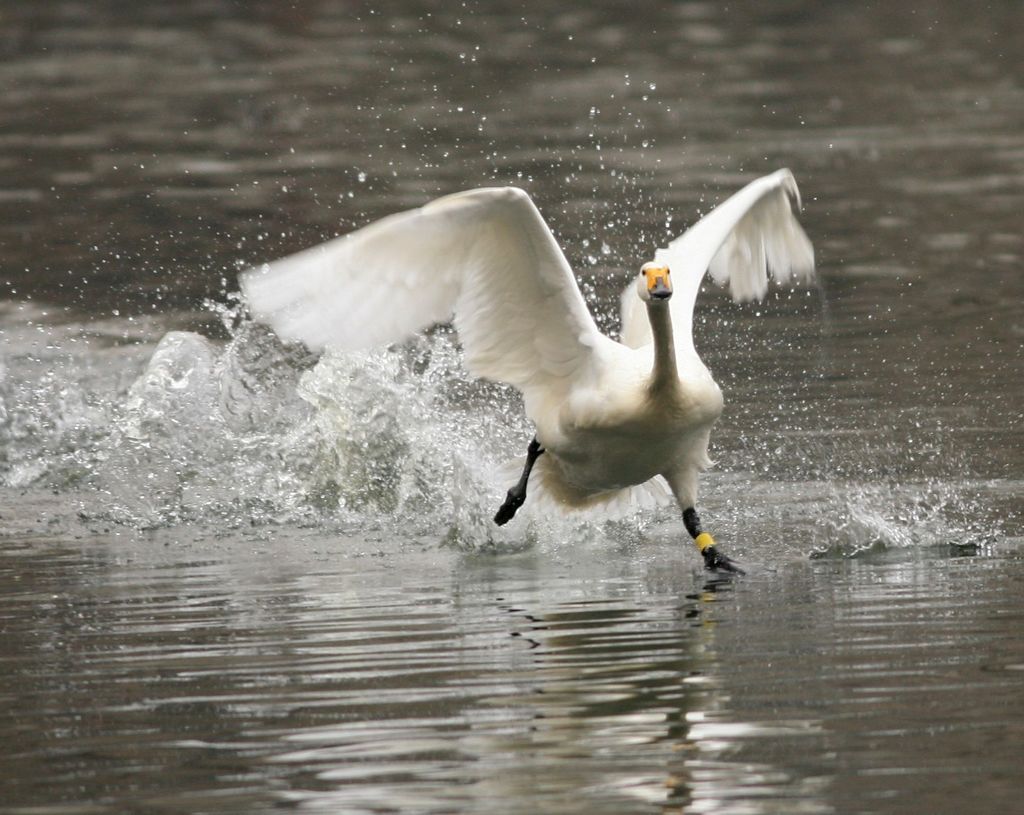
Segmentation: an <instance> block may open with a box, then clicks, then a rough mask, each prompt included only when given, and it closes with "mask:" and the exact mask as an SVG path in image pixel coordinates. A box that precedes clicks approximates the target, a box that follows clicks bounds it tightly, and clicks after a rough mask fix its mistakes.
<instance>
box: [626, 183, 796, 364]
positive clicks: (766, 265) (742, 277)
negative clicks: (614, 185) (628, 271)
mask: <svg viewBox="0 0 1024 815" xmlns="http://www.w3.org/2000/svg"><path fill="white" fill-rule="evenodd" d="M799 208H800V191H799V190H798V189H797V186H796V181H795V180H794V178H793V174H792V173H791V172H790V171H789V170H778V171H777V172H774V173H772V174H771V175H766V176H764V177H762V178H758V179H757V180H756V181H752V182H751V183H749V184H747V186H745V187H744V188H743V189H741V190H740V191H739V192H737V193H736V194H735V195H733V196H732V197H730V198H729V199H728V200H726V201H725V202H723V203H721V204H719V205H718V206H717V207H715V208H714V209H713V210H711V212H709V213H708V214H707V215H705V216H704V217H703V218H701V220H700V221H698V222H697V223H696V224H694V225H693V226H692V227H690V228H689V229H688V230H687V231H686V232H684V233H683V234H682V235H681V236H680V237H678V238H676V239H675V240H674V241H672V242H671V243H670V244H669V245H668V246H667V247H666V248H664V249H658V250H657V251H656V252H655V255H654V260H655V261H656V262H658V263H664V264H665V265H667V266H668V267H669V268H670V269H671V270H672V286H673V294H672V300H671V308H672V325H673V328H674V329H675V338H676V344H677V346H681V347H685V348H688V349H689V350H692V349H693V306H694V303H695V302H696V300H697V293H698V292H699V291H700V284H701V281H702V280H703V279H704V273H705V272H706V271H710V272H711V277H712V278H713V279H714V281H715V282H716V283H718V284H719V285H722V286H724V285H726V284H728V285H729V291H730V293H731V294H732V297H733V300H735V301H737V302H741V301H744V300H760V299H761V298H763V297H764V295H765V294H766V293H767V291H768V275H769V274H771V276H772V277H774V278H775V280H777V281H778V282H779V283H789V282H791V281H792V280H793V279H794V278H796V279H802V280H807V279H809V278H810V277H811V275H812V274H813V272H814V248H813V247H812V246H811V242H810V241H809V240H808V239H807V235H806V234H805V233H804V230H803V228H802V227H801V226H800V223H799V222H798V221H797V219H796V214H795V213H794V209H797V210H799ZM631 285H632V284H631ZM629 296H630V287H629V286H627V288H626V291H625V292H624V293H623V309H622V317H623V332H622V333H623V342H625V343H626V344H627V345H629V344H632V343H637V345H635V346H633V347H639V345H643V344H646V343H648V342H650V341H651V333H650V326H649V325H648V324H647V320H646V319H645V318H646V315H645V314H644V313H643V309H642V307H640V308H637V303H634V302H632V301H630V300H629ZM633 299H634V300H636V299H637V298H635V297H634V298H633Z"/></svg>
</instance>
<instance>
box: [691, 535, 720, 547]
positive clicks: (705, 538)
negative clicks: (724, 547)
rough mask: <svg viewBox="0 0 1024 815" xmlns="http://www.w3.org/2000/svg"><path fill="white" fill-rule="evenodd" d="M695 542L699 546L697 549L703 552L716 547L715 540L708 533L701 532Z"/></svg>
mask: <svg viewBox="0 0 1024 815" xmlns="http://www.w3.org/2000/svg"><path fill="white" fill-rule="evenodd" d="M693 542H694V543H695V544H697V548H698V549H700V551H701V552H703V551H704V550H705V549H707V548H708V547H709V546H714V545H715V539H714V538H713V537H711V536H710V535H709V534H708V533H707V532H701V533H700V534H699V535H698V536H697V537H696V538H694V539H693Z"/></svg>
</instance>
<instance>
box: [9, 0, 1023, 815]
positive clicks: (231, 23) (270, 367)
mask: <svg viewBox="0 0 1024 815" xmlns="http://www.w3.org/2000/svg"><path fill="white" fill-rule="evenodd" d="M1022 28H1024V16H1022V14H1021V11H1020V8H1019V6H1018V4H1016V3H1010V2H1006V3H999V2H997V3H992V4H989V5H988V6H987V7H985V8H983V9H982V8H981V7H975V6H974V5H971V4H959V3H953V2H935V3H930V4H927V6H926V7H918V8H914V9H911V8H909V7H906V8H904V7H903V6H900V5H898V4H890V7H885V8H881V7H872V6H861V5H858V6H856V7H855V6H854V5H851V4H821V3H810V2H806V3H805V2H799V1H797V2H779V3H745V2H741V3H732V4H729V6H728V7H725V6H720V5H718V4H710V3H708V4H704V3H676V4H664V5H661V6H658V7H650V8H648V7H638V6H630V5H628V4H622V3H613V2H608V3H594V4H589V5H587V6H586V7H582V6H581V7H579V8H573V7H571V6H568V5H567V6H565V8H564V9H563V10H562V11H558V10H557V9H554V10H553V9H548V10H546V11H545V12H544V13H543V14H542V15H537V16H535V15H534V14H532V13H529V12H528V10H526V9H524V8H523V7H521V5H520V4H513V3H508V4H505V3H487V4H467V5H465V6H459V7H458V8H457V9H456V8H455V7H453V8H452V9H443V8H441V7H435V6H432V5H430V4H418V3H395V4H389V5H388V8H387V11H386V13H385V11H384V10H383V8H380V9H378V8H376V7H371V6H364V7H360V8H353V7H352V6H350V5H348V4H335V3H329V2H315V0H306V2H301V3H278V2H273V1H272V0H266V1H265V2H255V3H250V4H243V5H240V4H235V3H228V2H219V1H218V0H208V2H195V3H192V2H189V3H181V4H172V5H167V4H157V3H136V4H122V3H114V2H109V3H108V2H96V3H90V4H80V3H72V2H54V3H45V4H41V3H32V4H8V5H7V6H5V7H4V8H3V9H2V10H0V89H2V91H3V92H2V93H0V298H2V300H0V342H2V344H0V632H2V636H0V741H2V745H3V746H2V747H0V813H5V815H6V813H12V815H13V813H33V815H36V814H37V813H122V812H136V811H138V812H168V813H186V812H189V813H191V812H240V813H257V812H267V811H271V810H281V809H301V810H312V811H325V812H332V813H335V812H344V813H362V812H366V813H384V812H437V813H448V812H510V813H519V812H522V813H538V812H542V813H543V812H551V813H568V812H581V813H583V812H586V813H595V812H597V813H600V812H608V813H623V812H654V811H665V812H693V813H785V814H786V815H788V814H789V813H803V812H808V813H862V812H871V813H875V812H879V813H881V812H900V813H904V812H920V813H944V812H950V813H953V812H956V813H962V812H1014V811H1016V809H1017V808H1019V801H1020V799H1021V796H1022V794H1024V782H1022V780H1021V776H1020V771H1019V768H1020V766H1021V764H1022V763H1024V749H1022V747H1021V745H1022V744H1024V641H1022V639H1021V636H1020V631H1021V629H1022V622H1024V620H1022V618H1024V548H1022V547H1024V532H1022V526H1024V525H1022V522H1021V518H1022V513H1024V497H1022V494H1024V431H1022V429H1021V428H1022V419H1024V410H1022V407H1021V405H1024V384H1022V383H1024V364H1022V348H1021V345H1022V339H1024V311H1022V309H1021V302H1022V298H1024V277H1022V274H1021V265H1022V259H1024V233H1022V231H1021V213H1022V212H1024V136H1022V135H1021V134H1022V133H1024V85H1022V83H1021V77H1022V76H1024V64H1022V56H1021V53H1022V52H1021V51H1020V48H1019V43H1020V42H1021V41H1022V39H1021V37H1022V34H1024V32H1022ZM779 166H788V167H790V168H792V169H793V171H794V173H795V175H796V177H797V179H798V181H799V183H800V185H801V189H802V192H803V194H804V200H805V210H804V213H803V215H802V221H803V223H804V225H805V228H806V230H807V232H808V234H809V235H810V236H811V238H812V240H813V241H814V243H815V246H816V249H817V256H818V265H819V281H818V284H817V285H815V286H813V287H811V288H806V289H801V290H797V291H796V292H792V293H790V292H782V293H777V294H773V295H772V296H770V297H769V299H768V301H767V302H766V303H764V304H761V305H757V306H745V307H738V306H735V305H733V304H732V303H731V302H730V301H729V300H728V299H727V298H726V297H725V296H724V295H723V294H722V293H721V292H719V291H717V290H715V289H714V288H708V289H707V290H706V291H705V292H704V293H703V294H702V296H701V299H700V301H699V305H698V313H697V316H696V319H695V325H696V329H697V332H698V336H697V346H698V349H699V350H700V351H701V353H702V354H703V356H704V358H705V360H706V361H707V363H708V364H709V367H711V369H712V370H713V372H714V373H715V375H716V378H717V379H718V380H719V381H720V383H721V384H722V386H723V390H724V391H725V396H726V413H725V415H724V416H723V418H722V420H721V422H720V423H719V426H718V428H717V431H716V434H715V435H714V437H713V443H712V455H713V457H714V458H715V460H716V462H717V466H716V468H715V469H714V470H712V471H710V472H708V473H707V474H705V476H704V479H703V481H702V494H701V506H702V515H703V517H704V519H705V522H706V525H707V526H709V527H710V528H711V529H713V530H714V531H715V534H716V537H717V538H718V539H719V540H720V541H721V542H722V545H723V548H725V549H726V550H727V551H728V552H730V553H731V554H733V555H735V556H736V557H737V558H738V559H740V560H741V561H742V562H743V563H744V565H745V566H746V567H747V569H748V575H747V576H746V577H744V578H742V579H737V580H731V581H730V580H720V579H714V578H712V577H711V576H709V575H707V574H704V573H702V572H701V571H700V569H699V568H698V558H697V555H696V553H695V552H694V551H693V550H692V544H688V543H684V539H685V537H686V535H685V530H684V529H683V526H682V523H681V521H680V520H679V519H678V518H677V517H676V516H675V513H674V512H673V511H671V509H657V508H655V509H648V510H645V511H641V512H633V513H629V514H626V515H625V516H624V517H621V518H618V519H615V520H612V521H606V520H603V519H599V518H591V517H586V516H582V517H574V518H568V519H566V518H552V517H548V516H546V515H545V514H544V513H543V512H540V511H533V512H532V513H531V512H530V511H529V510H530V506H529V504H528V505H527V507H526V508H525V509H524V511H523V512H524V517H523V518H522V519H517V521H516V522H515V523H513V524H510V525H509V526H508V527H505V528H502V529H500V530H499V529H497V528H495V527H494V526H493V525H492V524H491V523H490V522H489V518H490V516H491V515H492V514H493V512H494V509H495V508H496V506H497V504H498V503H499V502H500V500H501V497H502V495H503V494H504V490H505V488H506V487H507V486H508V481H507V475H506V474H505V473H504V472H503V470H502V462H503V461H505V460H507V459H508V458H509V457H510V456H513V455H515V454H517V453H521V451H522V449H523V447H524V445H525V442H526V441H527V440H528V439H529V438H530V433H531V430H530V428H529V426H528V425H527V423H526V422H525V420H524V419H522V418H521V408H520V405H519V403H518V397H517V396H516V395H515V394H514V393H512V392H510V391H509V390H507V389H504V388H502V387H498V386H493V385H486V384H483V383H479V382H475V381H473V380H472V379H471V378H470V377H468V376H467V375H466V374H465V372H463V371H462V369H461V367H460V364H459V351H458V347H457V344H456V341H455V338H454V337H453V335H452V334H451V332H450V331H448V330H445V329H440V330H437V331H435V332H433V333H431V334H430V335H429V336H426V337H422V338H419V339H417V340H415V341H412V342H410V343H409V344H407V345H406V346H403V347H399V348H392V349H381V350H376V351H371V352H367V353H361V354H349V355H341V354H328V355H326V356H324V357H322V358H317V357H315V356H313V355H310V354H308V353H307V352H305V351H304V350H303V349H301V348H294V347H285V346H283V345H281V344H280V343H279V342H278V341H277V340H276V339H275V338H274V337H273V336H272V335H270V334H269V333H268V332H266V331H265V330H263V329H262V328H260V327H258V326H255V325H253V324H252V323H250V322H249V321H247V319H246V318H245V317H244V315H243V314H242V313H241V311H240V309H239V308H238V304H237V298H236V295H235V289H236V286H235V274H236V272H237V270H238V269H239V268H243V267H245V266H247V265H249V264H251V263H253V262H257V261H260V260H265V259H268V258H271V257H274V256H277V255H279V254H283V253H285V252H288V251H292V250H294V249H297V248H300V247H303V246H307V245H309V244H311V243H313V242H316V241H318V240H321V239H323V238H326V237H329V236H332V235H335V234H339V233H341V232H344V231H346V230H348V229H350V228H352V227H354V226H358V225H361V224H364V223H366V222H368V221H369V220H371V219H373V218H375V217H379V216H381V215H383V214H386V213H388V212H391V211H394V210H396V209H401V208H404V207H407V206H413V205H416V204H419V203H422V202H424V201H426V200H428V199H429V198H431V197H433V196H435V195H438V194H441V193H446V192H452V191H455V190H457V189H462V188H467V187H473V186H480V185H485V184H507V183H516V184H519V185H521V186H523V187H525V188H526V189H528V190H529V191H530V193H531V194H532V195H533V196H534V198H535V199H536V200H537V202H538V204H539V206H540V207H541V210H542V212H543V213H544V215H545V217H546V218H547V219H548V221H549V223H550V224H551V225H552V227H553V228H554V229H555V231H556V232H557V234H558V235H559V237H560V239H561V241H562V242H563V245H564V246H565V249H566V254H567V256H568V257H569V259H570V261H571V262H572V263H573V265H574V267H575V268H576V269H577V270H578V273H579V276H580V279H581V282H582V283H583V288H584V292H585V295H586V297H587V299H588V302H589V303H590V305H591V308H592V309H593V311H594V313H595V315H596V317H597V319H598V322H599V323H600V324H601V325H602V326H603V327H605V328H606V329H607V330H609V331H610V332H612V333H614V332H615V331H616V330H617V328H618V318H617V300H618V297H617V292H618V290H619V289H620V288H621V286H622V284H623V283H624V281H625V279H626V277H627V276H628V274H629V273H630V272H631V270H633V269H634V268H635V267H636V266H637V265H638V263H640V262H642V261H643V260H645V259H646V257H647V255H648V253H649V252H650V250H651V248H652V246H654V245H657V244H658V243H664V242H665V240H666V239H667V238H668V237H670V236H673V235H675V234H678V232H679V231H681V230H682V229H683V228H684V227H685V225H686V224H687V223H689V222H691V221H692V220H693V218H695V217H696V216H697V214H698V213H700V212H705V211H707V209H708V208H710V207H711V206H712V205H713V204H715V203H716V202H718V201H720V200H721V199H722V197H724V196H725V195H727V194H728V193H729V192H731V191H733V190H735V189H736V188H737V187H738V186H739V185H741V184H742V183H743V182H744V181H746V180H748V179H750V178H752V177H754V176H756V175H757V174H760V173H764V172H768V171H771V170H774V169H776V168H777V167H779Z"/></svg>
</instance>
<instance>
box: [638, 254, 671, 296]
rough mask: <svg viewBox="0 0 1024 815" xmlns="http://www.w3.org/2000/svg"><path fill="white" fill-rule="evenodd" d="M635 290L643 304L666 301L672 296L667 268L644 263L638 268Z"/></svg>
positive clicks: (658, 264)
mask: <svg viewBox="0 0 1024 815" xmlns="http://www.w3.org/2000/svg"><path fill="white" fill-rule="evenodd" d="M636 289H637V293H638V294H639V295H640V299H641V300H643V301H644V302H645V303H650V302H657V301H659V300H668V298H669V297H671V296H672V278H671V277H670V276H669V271H668V266H664V265H662V264H660V263H645V264H644V265H643V266H641V267H640V278H639V279H638V280H637V282H636Z"/></svg>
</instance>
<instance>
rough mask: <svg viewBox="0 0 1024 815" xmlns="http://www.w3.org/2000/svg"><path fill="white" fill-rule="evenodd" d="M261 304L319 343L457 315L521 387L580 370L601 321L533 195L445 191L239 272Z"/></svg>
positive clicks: (487, 359) (475, 352)
mask: <svg viewBox="0 0 1024 815" xmlns="http://www.w3.org/2000/svg"><path fill="white" fill-rule="evenodd" d="M241 286H242V291H243V293H244V295H245V298H246V300H247V302H248V304H249V308H250V310H251V312H252V313H253V315H254V316H255V317H256V318H257V319H259V320H261V321H263V322H266V323H268V324H269V325H271V326H272V327H273V328H274V330H275V331H276V332H277V333H278V334H279V335H280V336H281V337H282V338H284V339H286V340H301V341H302V342H304V343H306V344H307V345H309V346H310V347H311V348H314V349H322V348H325V347H327V346H332V347H338V348H343V349H354V348H365V347H370V346H374V345H381V344H387V343H391V342H397V341H400V340H402V339H405V338H407V337H408V336H410V335H411V334H413V333H415V332H416V331H419V330H421V329H423V328H426V327H428V326H430V325H432V324H435V323H439V322H444V321H447V320H449V319H451V318H452V317H454V322H455V326H456V329H457V330H458V332H459V336H460V339H461V340H462V344H463V348H464V350H465V355H466V365H467V367H468V368H469V370H470V371H471V372H472V373H474V374H475V375H477V376H482V377H486V378H488V379H494V380H499V381H503V382H508V383H510V384H512V385H515V386H516V387H518V388H519V389H520V390H524V391H525V390H528V389H530V388H532V387H535V386H538V387H549V388H552V387H553V388H555V389H562V388H566V387H568V386H569V383H570V382H571V381H572V380H573V378H574V377H576V376H578V375H582V374H583V372H584V371H585V370H586V369H587V367H588V365H589V364H590V363H591V361H592V356H593V353H594V349H595V348H596V347H597V345H598V344H599V342H600V339H599V338H600V337H601V335H600V332H599V331H598V329H597V326H596V325H595V323H594V320H593V318H592V317H591V315H590V312H589V311H588V310H587V306H586V303H585V302H584V300H583V297H582V295H581V294H580V291H579V287H578V286H577V284H576V280H575V278H574V277H573V274H572V270H571V269H570V267H569V264H568V262H567V261H566V259H565V256H564V255H563V254H562V251H561V249H560V248H559V247H558V244H557V242H556V241H555V238H554V236H553V235H552V234H551V231H550V230H549V229H548V227H547V225H546V224H545V223H544V219H543V218H542V217H541V214H540V212H539V211H538V210H537V208H536V206H534V204H533V201H531V200H530V197H529V196H528V195H527V194H526V193H525V192H524V191H522V190H520V189H517V188H514V187H507V188H489V189H480V190H472V191H469V192H464V193H457V194H455V195H450V196H446V197H444V198H439V199H437V200H436V201H433V202H431V203H429V204H427V205H426V206H423V207H420V208H419V209H415V210H411V211H408V212H403V213H398V214H396V215H391V216H389V217H387V218H384V219H382V220H380V221H377V222H375V223H372V224H370V225H369V226H366V227H364V228H362V229H359V230H357V231H355V232H353V233H351V234H349V235H345V236H343V237H341V238H337V239H335V240H332V241H328V242H327V243H324V244H322V245H320V246H316V247H314V248H312V249H308V250H306V251H303V252H299V253H298V254H295V255H292V256H290V257H287V258H284V259H282V260H278V261H275V262H273V263H269V264H265V265H263V266H261V267H259V268H256V269H251V270H249V271H246V272H244V273H243V274H242V275H241Z"/></svg>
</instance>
